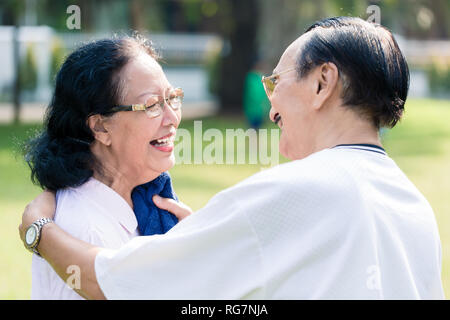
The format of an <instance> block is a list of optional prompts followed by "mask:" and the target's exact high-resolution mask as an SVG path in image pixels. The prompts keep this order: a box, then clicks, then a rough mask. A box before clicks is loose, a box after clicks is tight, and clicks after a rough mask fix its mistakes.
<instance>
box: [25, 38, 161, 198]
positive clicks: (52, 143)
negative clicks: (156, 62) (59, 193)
mask: <svg viewBox="0 0 450 320" xmlns="http://www.w3.org/2000/svg"><path fill="white" fill-rule="evenodd" d="M140 51H143V52H146V53H147V54H149V55H150V56H152V57H154V58H155V59H157V55H156V53H155V51H154V49H153V47H152V46H151V43H150V42H149V41H147V40H146V39H145V38H143V37H141V36H139V35H135V36H125V37H120V38H118V37H116V38H111V39H102V40H96V41H93V42H90V43H88V44H85V45H83V46H81V47H79V48H78V49H76V50H75V51H74V52H72V53H71V54H70V55H69V56H68V57H67V59H66V60H65V62H64V63H63V65H62V67H61V69H60V70H59V72H58V74H57V76H56V83H55V91H54V94H53V97H52V100H51V102H50V104H49V106H48V108H47V110H46V115H45V119H44V130H43V131H42V133H40V134H39V135H38V136H37V137H35V138H33V139H31V140H30V141H29V142H28V143H27V145H26V146H25V160H26V162H27V163H28V165H29V166H30V169H31V180H32V181H33V182H34V183H37V184H39V185H40V186H41V187H42V188H46V189H50V190H58V189H61V188H66V187H76V186H79V185H81V184H83V183H84V182H86V181H87V180H88V179H89V178H90V177H91V176H92V175H93V168H94V167H97V165H98V162H97V161H96V159H95V158H94V156H93V154H92V153H91V149H90V144H91V142H93V141H94V136H93V134H92V132H91V130H90V128H89V127H88V125H87V119H88V117H89V116H90V115H93V114H103V115H108V114H110V113H109V112H108V111H109V110H110V109H111V108H112V107H114V106H117V105H119V104H120V103H121V101H120V100H121V98H122V97H121V95H122V91H123V84H122V82H121V79H120V75H119V73H120V71H121V70H122V68H123V67H124V66H125V65H126V64H127V63H128V61H130V59H131V58H132V57H133V56H135V55H136V54H137V53H138V52H140Z"/></svg>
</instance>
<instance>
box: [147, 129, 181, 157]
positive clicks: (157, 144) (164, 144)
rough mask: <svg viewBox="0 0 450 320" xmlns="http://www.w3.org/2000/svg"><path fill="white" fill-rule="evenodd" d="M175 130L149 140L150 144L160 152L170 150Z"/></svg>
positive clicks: (172, 145)
mask: <svg viewBox="0 0 450 320" xmlns="http://www.w3.org/2000/svg"><path fill="white" fill-rule="evenodd" d="M174 141H175V132H171V133H169V134H168V135H165V136H162V137H160V138H158V139H155V140H152V141H150V145H151V146H152V147H154V148H155V149H157V150H159V151H162V152H172V151H173V149H174Z"/></svg>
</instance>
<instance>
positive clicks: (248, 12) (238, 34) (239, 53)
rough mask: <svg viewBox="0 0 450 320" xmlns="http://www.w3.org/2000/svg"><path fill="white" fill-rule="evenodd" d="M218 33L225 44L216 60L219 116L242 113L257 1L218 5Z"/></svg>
mask: <svg viewBox="0 0 450 320" xmlns="http://www.w3.org/2000/svg"><path fill="white" fill-rule="evenodd" d="M220 6H221V10H222V18H221V19H222V23H221V32H222V36H223V37H224V39H225V41H228V42H229V50H228V54H227V55H225V56H223V57H222V59H221V61H220V73H219V84H218V91H219V99H220V104H221V112H222V113H242V97H243V88H244V79H245V76H246V74H247V72H248V71H249V70H250V67H251V62H252V59H253V58H254V56H255V54H256V53H257V43H256V36H257V29H258V22H259V13H260V12H259V1H258V0H245V1H242V0H229V1H225V0H223V1H221V2H220Z"/></svg>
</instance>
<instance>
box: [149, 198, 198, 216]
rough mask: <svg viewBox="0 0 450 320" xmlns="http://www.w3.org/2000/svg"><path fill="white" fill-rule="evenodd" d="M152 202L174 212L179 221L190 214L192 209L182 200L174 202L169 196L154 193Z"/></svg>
mask: <svg viewBox="0 0 450 320" xmlns="http://www.w3.org/2000/svg"><path fill="white" fill-rule="evenodd" d="M153 202H154V203H155V205H156V206H157V207H158V208H160V209H163V210H167V211H169V212H170V213H172V214H174V215H175V216H176V217H177V218H178V220H180V221H181V220H183V219H184V218H186V217H187V216H188V215H190V214H192V209H191V208H189V207H188V206H187V205H185V204H184V203H182V202H176V201H175V200H173V199H170V198H162V197H160V196H158V195H154V196H153Z"/></svg>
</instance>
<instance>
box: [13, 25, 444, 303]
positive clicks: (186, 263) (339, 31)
mask: <svg viewBox="0 0 450 320" xmlns="http://www.w3.org/2000/svg"><path fill="white" fill-rule="evenodd" d="M263 83H264V86H265V88H266V93H267V95H268V97H269V99H270V102H271V105H272V109H271V112H270V117H271V119H272V121H274V122H275V123H277V124H278V125H279V127H280V129H281V132H282V133H281V138H280V139H281V140H280V152H281V153H282V154H283V155H284V156H286V157H288V158H289V159H291V160H293V161H292V162H289V163H286V164H282V165H279V166H276V167H274V168H271V169H269V170H265V171H262V172H260V173H258V174H256V175H254V176H252V177H250V178H248V179H246V180H244V181H242V182H241V183H239V184H237V185H236V186H234V187H232V188H229V189H227V190H225V191H222V192H220V193H219V194H217V195H216V196H215V197H213V198H212V199H211V200H210V201H209V202H208V204H207V205H206V206H205V207H204V208H202V209H201V210H199V211H198V212H196V213H194V214H192V215H189V216H188V217H186V218H185V219H183V220H182V221H181V222H180V223H178V224H177V225H176V226H175V227H174V228H173V229H171V230H170V231H169V232H168V233H166V234H164V235H156V236H146V237H137V238H135V239H133V240H131V241H130V242H129V243H128V244H126V245H124V246H123V247H122V248H120V249H119V250H109V249H102V248H98V247H93V246H91V245H89V244H87V243H84V242H82V241H80V240H78V239H75V238H73V237H71V236H70V235H68V234H67V233H65V232H64V231H63V230H62V229H60V228H59V227H58V226H57V225H56V224H54V223H47V224H45V225H44V226H43V227H42V228H41V230H40V242H39V245H38V246H37V247H36V250H38V251H39V253H40V254H41V255H42V256H43V257H44V258H45V259H46V260H47V261H48V262H49V263H50V264H51V265H52V266H53V267H54V269H55V271H56V272H57V273H58V274H59V275H60V276H61V277H62V278H63V279H67V278H68V277H69V276H70V275H71V274H70V273H66V272H67V268H68V267H69V266H71V265H76V266H78V267H79V268H80V270H81V277H80V281H81V286H80V288H79V289H78V292H79V293H80V294H81V295H83V296H84V297H87V298H94V299H97V298H104V297H106V298H108V299H172V298H175V299H197V298H200V299H202V298H203V299H241V298H248V299H442V298H443V297H444V296H443V289H442V284H441V275H440V273H441V253H440V250H441V249H440V240H439V234H438V229H437V225H436V221H435V218H434V214H433V211H432V209H431V207H430V205H429V204H428V202H427V201H426V199H425V198H424V197H423V196H422V195H421V193H420V192H419V191H418V190H417V189H416V188H415V187H414V185H413V184H412V183H411V182H410V181H409V180H408V178H407V177H406V176H405V175H404V174H403V172H402V171H401V170H400V169H399V168H398V167H397V165H396V164H395V163H394V161H393V160H392V159H391V158H389V156H388V155H387V154H386V152H385V150H384V149H383V148H382V146H381V142H380V139H379V136H378V131H379V128H380V127H386V126H387V127H393V126H394V125H395V124H396V123H397V122H398V120H399V119H400V118H401V115H402V112H403V108H404V103H405V100H406V96H407V91H408V85H409V71H408V66H407V64H406V61H405V58H404V56H403V55H402V53H401V52H400V50H399V48H398V46H397V43H396V41H395V40H394V38H393V36H392V34H391V33H390V32H389V31H388V30H387V29H385V28H383V27H381V26H379V25H373V24H370V23H368V22H365V21H363V20H361V19H358V18H349V17H340V18H331V19H326V20H323V21H319V22H317V23H315V24H314V25H313V26H311V27H310V28H309V29H308V30H307V31H306V32H305V33H304V34H303V35H302V36H301V37H300V38H298V39H297V40H296V41H294V42H293V43H292V44H291V45H290V46H289V47H288V48H287V49H286V51H285V52H284V53H283V55H282V57H281V59H280V61H279V63H278V65H277V66H276V68H275V70H274V73H273V75H271V76H270V77H264V78H263ZM155 202H156V203H157V204H159V206H161V207H163V208H166V209H169V210H170V211H172V212H177V213H178V214H179V215H180V214H181V215H182V214H183V213H184V214H186V215H187V214H189V210H187V209H186V208H185V207H182V206H179V205H177V204H176V203H174V202H170V201H169V200H167V199H155ZM53 212H54V198H53V196H52V195H51V194H50V195H49V193H44V194H42V195H41V196H39V197H38V198H37V199H36V200H34V202H33V203H32V204H31V205H29V206H28V207H27V209H26V211H25V213H24V216H23V221H22V225H21V227H20V232H21V236H22V238H24V233H25V230H26V227H28V226H29V225H30V224H31V223H32V222H34V221H35V220H37V219H39V218H46V217H47V218H51V217H52V216H53ZM70 270H72V269H70Z"/></svg>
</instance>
